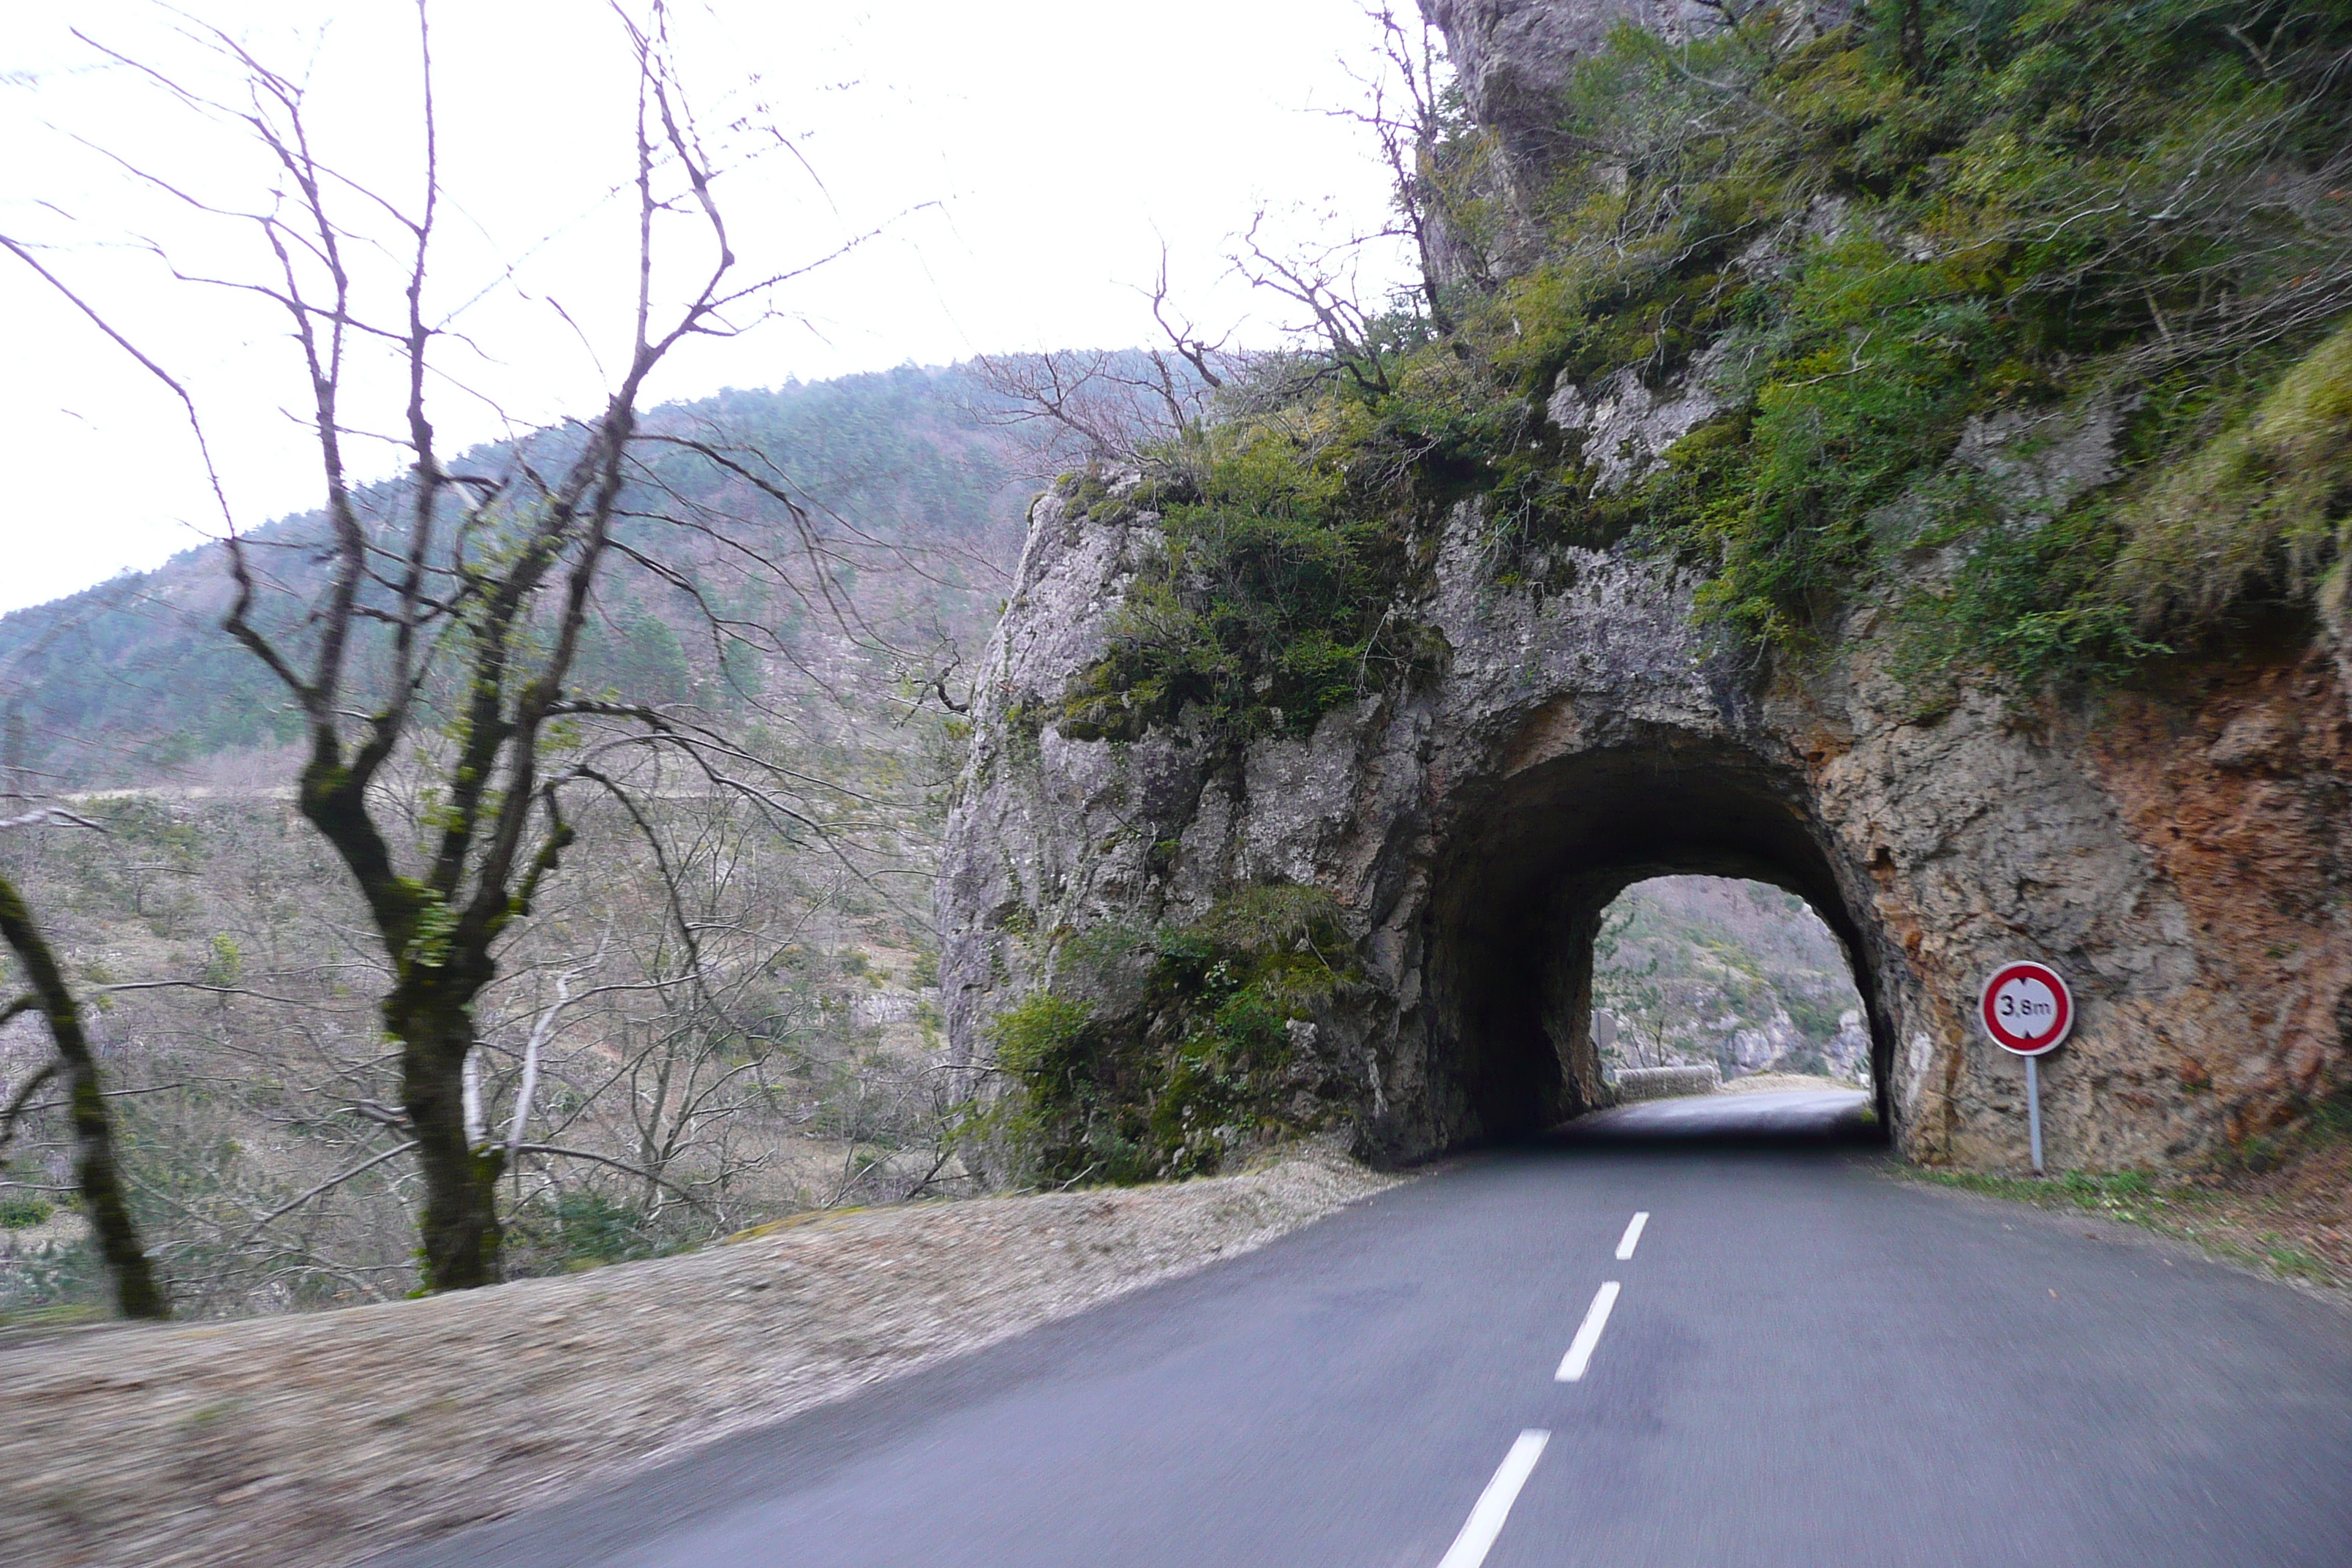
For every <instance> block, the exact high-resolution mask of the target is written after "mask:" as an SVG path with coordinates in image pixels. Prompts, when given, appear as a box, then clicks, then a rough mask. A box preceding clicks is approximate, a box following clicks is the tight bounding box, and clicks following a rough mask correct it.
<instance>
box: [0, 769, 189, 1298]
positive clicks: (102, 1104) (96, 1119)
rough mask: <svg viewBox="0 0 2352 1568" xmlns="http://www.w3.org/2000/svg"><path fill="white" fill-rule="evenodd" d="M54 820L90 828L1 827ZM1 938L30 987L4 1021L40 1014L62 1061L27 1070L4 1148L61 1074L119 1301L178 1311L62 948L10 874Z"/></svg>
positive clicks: (80, 1170)
mask: <svg viewBox="0 0 2352 1568" xmlns="http://www.w3.org/2000/svg"><path fill="white" fill-rule="evenodd" d="M49 821H61V822H68V823H71V824H75V825H77V826H85V827H87V826H92V824H90V823H89V822H88V821H87V820H85V819H83V818H81V817H78V816H73V815H72V814H71V813H69V812H64V811H58V810H48V811H41V812H36V813H33V814H31V815H30V816H17V817H12V818H10V819H9V820H7V821H5V822H0V828H11V827H26V826H33V825H35V824H37V823H42V822H49ZM0 941H5V942H6V943H7V944H8V950H9V951H10V952H13V953H15V954H16V963H17V964H18V966H19V967H20V968H22V969H23V970H24V972H25V978H26V981H27V982H28V983H29V984H30V985H31V986H32V989H31V990H30V991H28V992H26V994H24V995H22V996H19V997H17V998H16V1000H14V1001H12V1002H9V1003H6V1004H5V1005H0V1025H5V1024H6V1023H7V1022H8V1021H9V1020H10V1019H12V1018H15V1017H16V1016H19V1015H21V1014H25V1013H38V1014H40V1015H41V1016H42V1017H43V1018H44V1019H46V1020H47V1023H48V1026H49V1037H50V1039H51V1040H52V1041H53V1042H54V1043H55V1045H56V1047H57V1060H56V1062H54V1063H53V1064H51V1065H50V1066H49V1067H47V1068H39V1069H37V1070H35V1071H34V1072H32V1073H31V1074H29V1075H27V1077H26V1080H25V1082H24V1083H23V1084H21V1085H20V1086H18V1088H17V1090H16V1094H15V1095H14V1096H12V1097H11V1098H10V1100H9V1102H8V1104H7V1106H6V1107H5V1110H0V1148H5V1146H6V1142H7V1139H8V1136H9V1135H10V1134H11V1133H13V1132H14V1131H16V1122H17V1121H18V1119H19V1118H21V1117H22V1116H23V1115H24V1113H25V1111H26V1109H27V1107H28V1105H29V1104H30V1102H31V1100H32V1098H33V1096H34V1095H35V1094H37V1093H38V1092H39V1091H40V1090H41V1089H43V1088H45V1087H46V1086H47V1084H48V1083H49V1081H50V1080H51V1079H53V1078H56V1077H59V1076H62V1077H63V1078H64V1079H65V1089H66V1096H67V1109H68V1113H69V1114H70V1117H71V1119H72V1125H73V1133H74V1142H75V1144H76V1160H75V1173H74V1174H75V1184H76V1185H77V1186H79V1189H80V1191H81V1198H82V1204H83V1205H84V1206H85V1207H86V1208H87V1209H88V1210H89V1225H90V1229H91V1231H92V1233H93V1234H95V1235H96V1237H98V1246H99V1252H100V1256H102V1257H103V1258H105V1259H106V1268H107V1272H108V1274H109V1276H110V1278H111V1279H113V1281H114V1299H115V1304H116V1306H118V1307H119V1308H120V1309H121V1312H122V1315H123V1316H124V1317H126V1318H168V1317H170V1316H171V1315H172V1309H171V1304H170V1302H169V1301H167V1300H165V1298H164V1295H163V1286H162V1285H161V1284H160V1283H158V1282H157V1280H156V1278H155V1271H154V1268H153V1267H152V1265H150V1264H149V1262H148V1261H147V1252H146V1249H145V1248H144V1247H142V1246H141V1245H140V1242H139V1230H138V1226H136V1225H135V1224H134V1223H133V1222H132V1220H131V1207H130V1205H129V1204H128V1203H127V1202H126V1201H125V1200H124V1197H123V1190H122V1173H121V1165H120V1164H119V1163H118V1162H117V1160H116V1158H115V1152H114V1124H113V1120H112V1118H111V1117H110V1116H109V1115H108V1114H107V1110H106V1098H105V1092H104V1090H103V1089H101V1088H100V1082H99V1071H98V1057H97V1053H95V1052H94V1051H92V1050H91V1049H90V1044H89V1036H88V1035H87V1034H85V1033H84V1032H83V1030H82V1020H81V1008H80V1005H79V1004H78V1003H77V1002H76V1001H75V1000H74V994H73V988H72V987H71V986H70V985H68V984H66V977H65V971H64V969H63V968H62V967H61V966H60V965H59V964H58V959H57V953H56V952H55V951H54V950H52V949H51V948H50V946H49V943H48V941H47V938H46V937H44V936H43V935H42V934H41V931H40V928H39V926H37V924H35V923H34V921H33V916H32V911H31V910H27V909H26V907H25V900H24V899H23V898H22V897H21V896H20V895H19V894H18V893H17V891H16V887H15V886H14V884H12V883H11V882H9V881H8V879H6V878H5V877H0Z"/></svg>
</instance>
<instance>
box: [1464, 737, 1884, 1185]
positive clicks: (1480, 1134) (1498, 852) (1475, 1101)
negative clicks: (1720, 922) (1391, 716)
mask: <svg viewBox="0 0 2352 1568" xmlns="http://www.w3.org/2000/svg"><path fill="white" fill-rule="evenodd" d="M1471 820H1472V821H1473V822H1474V824H1475V825H1474V826H1472V827H1471V828H1470V829H1469V830H1468V831H1467V832H1465V834H1464V835H1463V836H1462V837H1461V839H1460V841H1459V842H1457V843H1456V845H1455V846H1454V847H1453V850H1452V852H1451V853H1450V854H1448V855H1446V856H1445V857H1444V858H1443V859H1442V861H1441V863H1440V870H1439V876H1438V879H1437V881H1436V885H1435V886H1434V887H1433V889H1432V891H1433V898H1432V900H1431V904H1430V918H1431V921H1432V926H1431V929H1430V932H1429V947H1428V953H1429V960H1428V968H1427V972H1426V973H1427V975H1428V987H1429V989H1428V994H1427V1001H1426V1005H1427V1008H1428V1013H1427V1017H1428V1022H1429V1046H1430V1051H1431V1058H1430V1065H1431V1069H1432V1070H1431V1079H1432V1088H1433V1090H1434V1091H1435V1092H1434V1094H1433V1106H1432V1110H1433V1111H1434V1112H1435V1118H1434V1120H1435V1122H1436V1131H1437V1132H1438V1135H1439V1141H1440V1142H1441V1143H1443V1144H1445V1145H1452V1146H1460V1145H1462V1144H1465V1143H1475V1142H1490V1141H1494V1140H1498V1139H1507V1138H1515V1137H1524V1136H1527V1135H1529V1134H1533V1133H1536V1132H1539V1131H1544V1130H1546V1129H1548V1128H1550V1127H1553V1126H1555V1125H1557V1124H1559V1122H1561V1121H1566V1120H1568V1119H1570V1118H1571V1117H1573V1116H1576V1115H1578V1114H1580V1113H1581V1112H1583V1111H1586V1110H1591V1109H1593V1108H1595V1107H1596V1106H1598V1105H1601V1104H1603V1103H1605V1102H1606V1097H1607V1090H1606V1089H1605V1087H1604V1084H1603V1079H1602V1071H1601V1056H1600V1053H1599V1051H1598V1049H1597V1048H1596V1045H1595V1042H1594V1037H1593V1030H1592V1012H1593V973H1594V970H1593V962H1594V941H1595V938H1596V937H1597V936H1598V934H1599V932H1600V930H1601V920H1602V917H1603V913H1604V911H1605V910H1607V909H1608V908H1609V906H1610V904H1611V902H1612V900H1615V899H1616V898H1617V897H1618V895H1619V894H1620V893H1622V892H1623V891H1624V890H1625V889H1627V888H1629V887H1631V886H1633V884H1636V883H1639V882H1643V881H1646V880H1648V879H1653V878H1657V877H1668V876H1678V875H1698V876H1710V877H1726V878H1738V879H1746V880H1750V881H1757V882H1763V883H1767V884H1769V885H1770V886H1773V887H1777V888H1781V889H1787V890H1788V891H1790V892H1791V893H1794V894H1796V895H1798V896H1799V897H1800V898H1801V899H1803V900H1805V901H1806V902H1807V903H1808V904H1809V905H1811V908H1812V909H1813V910H1815V912H1817V913H1818V914H1819V915H1820V916H1821V917H1822V920H1823V921H1825V922H1826V923H1827V924H1828V925H1829V927H1830V929H1831V931H1832V932H1834V933H1835V935H1836V937H1837V939H1838V941H1839V942H1840V944H1841V945H1842V946H1843V949H1844V952H1845V955H1846V958H1847V961H1848V963H1849V965H1850V967H1851V969H1852V972H1853V984H1854V989H1855V991H1856V992H1857V993H1858V994H1859V995H1860V998H1861V1003H1862V1011H1863V1014H1864V1023H1865V1026H1866V1028H1867V1030H1868V1032H1869V1036H1870V1053H1869V1054H1870V1066H1871V1072H1870V1077H1871V1080H1872V1082H1873V1083H1874V1085H1875V1086H1876V1094H1877V1099H1878V1119H1879V1123H1880V1125H1881V1126H1882V1127H1885V1126H1888V1125H1890V1124H1891V1123H1890V1118H1889V1107H1888V1103H1887V1094H1886V1088H1885V1086H1886V1084H1887V1083H1888V1081H1889V1079H1890V1076H1891V1074H1890V1071H1889V1068H1890V1067H1891V1065H1892V1050H1893V1044H1894V1037H1895V1033H1894V1029H1893V1026H1892V1020H1891V1017H1890V1016H1889V1009H1888V1007H1887V1005H1886V1000H1885V997H1886V988H1885V984H1884V979H1885V977H1884V975H1883V973H1882V972H1881V968H1880V966H1881V964H1882V963H1884V962H1885V943H1884V942H1883V941H1881V940H1880V939H1879V933H1878V931H1876V929H1875V925H1874V919H1873V916H1872V912H1871V910H1870V908H1869V904H1868V901H1867V899H1866V897H1865V896H1860V894H1861V889H1859V888H1858V887H1857V886H1856V883H1857V882H1858V881H1861V880H1862V878H1861V877H1860V876H1859V874H1858V873H1857V872H1856V871H1855V870H1854V869H1853V868H1847V869H1846V874H1844V875H1841V868H1840V867H1839V866H1838V865H1837V864H1836V863H1835V861H1834V859H1833V858H1832V852H1831V850H1830V849H1829V848H1828V847H1826V846H1827V844H1828V842H1829V837H1828V835H1827V834H1826V833H1825V832H1823V831H1822V829H1821V828H1820V826H1819V825H1818V824H1817V823H1816V822H1815V821H1813V820H1812V819H1811V816H1810V815H1809V813H1808V811H1807V808H1806V805H1805V789H1804V780H1803V778H1802V776H1801V774H1799V773H1796V771H1795V770H1793V769H1791V768H1788V767H1786V766H1778V765H1774V764H1773V763H1769V762H1767V761H1764V760H1762V759H1759V758H1758V757H1756V756H1754V755H1753V754H1751V753H1748V752H1745V751H1744V750H1742V749H1739V748H1738V747H1736V746H1733V745H1729V744H1726V743H1722V742H1691V741H1687V740H1683V739H1680V738H1678V737H1676V736H1675V735H1672V734H1666V735H1662V736H1658V737H1654V738H1650V739H1649V740H1648V742H1647V743H1644V744H1641V745H1636V746H1625V747H1620V748H1614V749H1609V750H1600V751H1584V752H1577V753H1575V754H1573V755H1570V756H1566V757H1559V758H1556V759H1553V760H1551V761H1548V762H1543V763H1537V764H1535V765H1533V766H1530V767H1527V768H1524V769H1521V770H1520V771H1518V772H1517V773H1513V774H1511V775H1510V776H1508V777H1507V778H1506V779H1505V780H1503V781H1502V782H1501V783H1500V784H1497V785H1496V786H1495V788H1494V791H1493V798H1492V800H1491V801H1490V802H1489V803H1486V805H1485V806H1484V808H1483V809H1481V810H1479V811H1477V812H1476V813H1475V816H1473V817H1472V819H1471Z"/></svg>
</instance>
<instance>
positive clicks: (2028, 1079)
mask: <svg viewBox="0 0 2352 1568" xmlns="http://www.w3.org/2000/svg"><path fill="white" fill-rule="evenodd" d="M2041 1061H2042V1058H2040V1057H2028V1058H2025V1124H2026V1126H2027V1127H2028V1128H2030V1129H2032V1134H2033V1173H2034V1174H2035V1175H2037V1176H2038V1175H2040V1174H2042V1070H2041Z"/></svg>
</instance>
